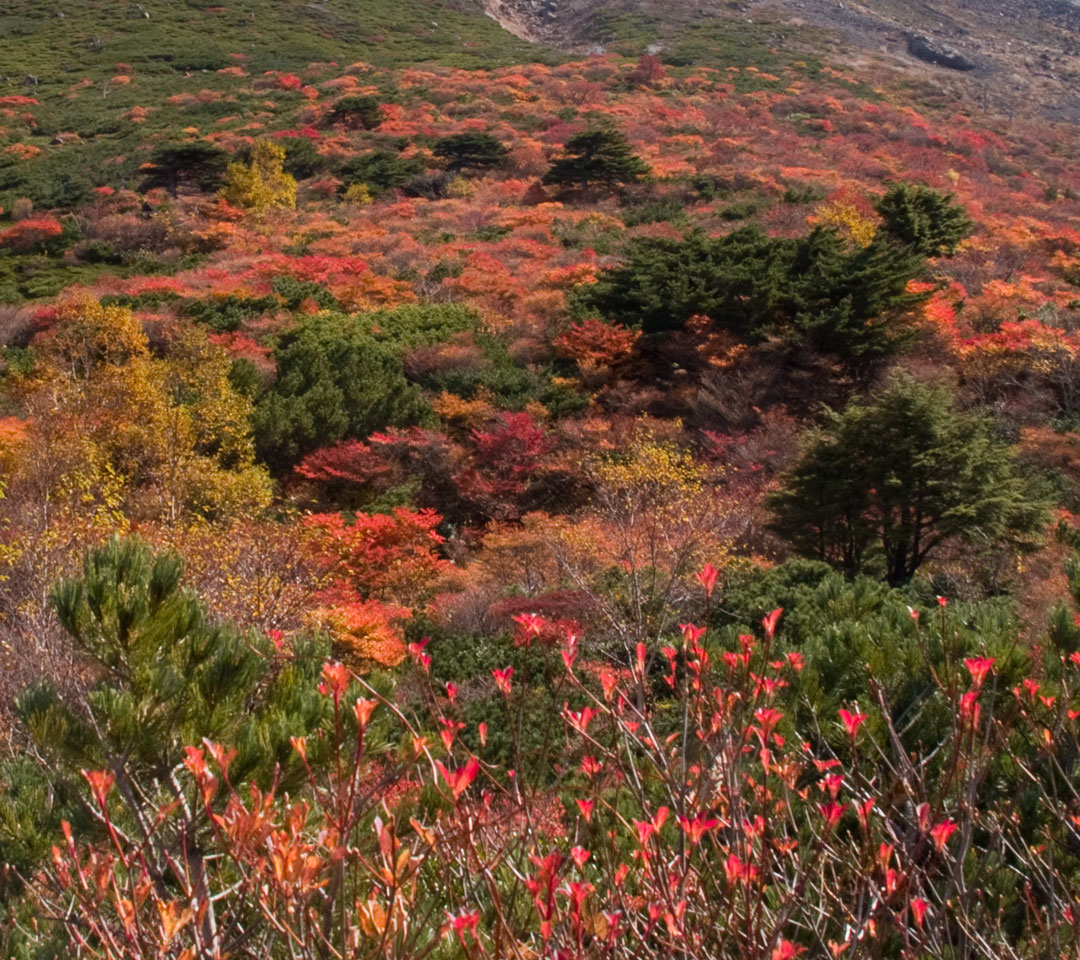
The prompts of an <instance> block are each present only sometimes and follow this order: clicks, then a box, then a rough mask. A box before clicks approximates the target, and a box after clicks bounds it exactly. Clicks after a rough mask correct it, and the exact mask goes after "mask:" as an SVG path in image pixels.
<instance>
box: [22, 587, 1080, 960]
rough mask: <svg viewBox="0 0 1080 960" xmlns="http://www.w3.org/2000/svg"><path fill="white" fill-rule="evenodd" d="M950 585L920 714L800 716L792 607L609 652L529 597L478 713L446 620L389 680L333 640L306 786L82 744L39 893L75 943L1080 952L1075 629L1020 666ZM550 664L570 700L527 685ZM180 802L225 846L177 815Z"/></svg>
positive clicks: (865, 709) (210, 760)
mask: <svg viewBox="0 0 1080 960" xmlns="http://www.w3.org/2000/svg"><path fill="white" fill-rule="evenodd" d="M698 579H699V581H700V583H701V585H702V587H703V589H704V591H705V593H706V599H707V602H706V606H705V618H704V619H705V622H708V621H709V620H710V618H711V595H712V592H713V590H714V589H715V584H716V571H715V570H713V569H712V568H711V567H707V568H706V569H705V570H703V571H702V572H701V573H700V574H699V575H698ZM940 604H941V605H940V609H939V611H938V612H939V614H940V622H939V623H937V624H935V625H934V626H933V627H931V628H930V629H927V628H925V627H920V626H919V624H918V612H917V611H913V613H912V616H913V617H914V619H915V621H916V623H915V628H916V629H917V630H918V631H919V646H920V649H922V650H923V651H924V654H925V657H926V665H927V666H928V668H929V669H930V670H931V673H932V675H933V687H932V689H930V690H928V691H926V693H925V700H926V702H925V703H924V704H923V705H922V706H921V707H920V708H919V709H918V710H911V709H908V710H905V711H904V712H903V713H901V714H899V715H897V714H896V713H894V710H893V705H892V704H890V703H889V702H888V701H887V700H886V697H885V694H884V691H883V690H882V688H881V687H880V686H879V685H878V684H877V683H875V681H874V678H873V677H870V678H869V679H868V682H867V690H868V693H869V695H868V699H867V702H865V703H861V704H855V703H852V704H851V705H850V707H849V708H842V709H840V710H839V711H838V712H837V714H836V715H835V716H822V715H813V713H812V712H811V713H810V714H809V717H810V719H809V721H805V720H804V719H803V718H805V717H806V716H807V713H806V711H805V710H803V709H802V705H800V703H799V702H797V699H796V697H795V696H794V695H793V691H794V690H795V689H796V688H797V686H798V678H799V675H800V673H801V671H802V670H803V669H805V667H806V666H807V664H806V661H805V660H804V657H803V655H802V654H801V653H800V652H799V651H797V650H792V649H785V645H784V643H783V629H782V611H781V610H779V609H777V610H774V611H773V612H772V613H770V614H768V615H767V616H766V617H765V618H764V620H763V622H762V625H761V630H760V631H759V633H758V635H757V636H750V635H744V636H741V637H739V640H738V643H737V644H736V645H735V646H734V648H731V649H724V648H722V646H721V645H719V644H717V643H716V642H715V641H714V640H713V639H712V638H711V637H710V633H709V631H708V630H707V629H706V628H705V627H698V626H695V625H693V624H684V625H682V626H681V628H680V631H681V639H680V641H679V642H678V643H677V644H674V645H672V646H663V647H661V648H660V649H658V650H655V649H650V648H648V647H647V646H646V645H645V644H638V645H637V646H636V647H635V648H633V649H628V650H625V651H623V655H621V656H616V657H612V658H610V660H609V661H601V660H597V659H595V658H594V657H593V656H592V653H591V652H590V650H589V648H588V646H587V641H586V640H585V639H584V638H581V637H579V636H577V635H575V634H574V633H569V634H568V635H567V636H565V638H564V639H563V640H561V641H558V642H553V641H551V640H550V639H545V626H546V624H545V623H544V622H543V620H542V619H541V618H539V617H535V616H528V615H523V616H520V617H517V618H515V619H516V620H517V622H518V635H517V644H518V647H517V649H522V648H524V650H526V651H527V652H529V653H530V654H533V656H531V657H529V658H528V659H527V660H525V661H523V662H524V663H525V664H526V666H525V667H522V668H521V669H520V670H519V671H515V670H514V668H513V667H509V666H508V667H506V668H503V669H496V670H494V671H492V675H491V676H490V677H486V678H485V677H477V678H475V680H474V681H472V682H471V685H472V686H474V687H476V688H478V689H479V688H481V687H482V688H485V689H487V690H489V691H491V690H493V692H494V698H495V699H494V701H493V702H499V701H501V703H502V706H503V712H502V713H501V715H498V714H492V715H490V716H486V718H485V719H484V720H482V721H480V722H479V723H475V724H474V723H471V722H467V720H466V717H467V715H468V702H467V701H468V700H469V699H475V696H474V694H470V693H469V691H466V690H464V689H463V688H462V687H459V686H458V685H457V684H454V683H447V684H446V685H445V687H442V686H441V685H439V684H437V683H436V682H435V681H434V679H433V677H432V657H431V655H430V654H429V653H428V649H427V646H426V644H425V643H413V644H412V645H411V646H410V648H409V653H410V660H411V662H412V665H413V666H412V671H413V672H412V675H411V676H410V677H409V678H408V679H404V680H402V681H401V682H400V683H399V685H398V688H397V690H396V691H393V692H392V691H391V690H390V689H389V688H388V687H386V686H385V685H380V684H379V683H377V682H375V681H373V679H372V678H366V677H363V676H359V675H356V674H354V673H351V672H350V671H349V670H348V669H347V668H346V667H344V666H342V665H341V664H338V663H328V664H326V665H325V666H324V667H323V670H322V680H321V683H320V685H319V692H320V693H321V695H322V696H323V697H324V698H326V700H327V702H328V706H329V707H331V708H332V716H333V722H332V724H330V725H329V726H327V727H326V728H325V729H324V731H323V733H322V734H320V735H319V736H318V738H317V739H318V741H319V742H318V744H317V745H316V743H315V742H313V741H312V740H311V738H310V737H308V738H306V739H305V738H294V740H293V748H294V751H295V753H296V754H297V755H298V757H299V758H300V760H301V761H302V762H303V765H304V767H305V768H306V770H307V783H306V785H305V786H304V787H303V788H302V789H299V790H297V791H295V792H294V793H293V794H292V795H290V794H288V793H286V792H285V791H283V790H282V789H280V788H278V787H277V786H274V787H272V788H271V789H269V790H265V791H261V790H259V789H257V788H255V787H253V786H252V787H247V786H245V785H243V784H241V783H234V782H233V781H232V779H231V778H230V772H229V770H230V762H231V756H232V754H231V752H230V750H229V749H228V747H227V746H226V745H220V744H215V743H212V742H209V741H207V742H205V743H202V744H192V745H191V746H190V747H189V748H188V750H187V758H186V760H185V761H184V762H183V764H182V767H183V769H182V770H181V769H178V770H176V771H174V772H173V779H174V782H175V787H176V791H175V799H174V800H173V801H172V802H171V803H169V804H167V805H166V806H164V807H162V808H161V809H152V808H146V807H141V808H140V805H139V802H138V799H137V798H136V797H133V796H131V795H125V793H124V792H123V791H120V790H118V789H116V786H115V784H114V778H113V776H112V774H111V773H110V772H109V771H107V770H100V771H85V772H84V776H85V778H86V781H87V783H88V785H89V797H88V799H87V804H88V807H89V809H91V810H92V811H93V813H94V815H95V818H96V820H97V821H98V825H99V827H100V828H101V831H100V833H99V836H100V839H97V840H93V841H90V842H88V841H86V840H83V839H81V838H80V837H78V836H75V835H73V831H72V829H71V828H70V827H68V826H67V825H66V824H65V827H64V834H65V842H64V843H62V844H60V845H58V846H57V847H55V848H54V850H53V856H52V865H51V867H50V868H49V869H48V870H46V871H44V873H43V874H42V875H41V876H40V877H39V878H37V880H36V881H35V882H34V883H33V884H32V887H33V894H34V897H35V898H36V899H37V902H38V905H39V907H40V909H41V911H42V913H43V914H44V915H47V916H50V917H52V918H53V920H54V921H55V922H56V923H57V924H59V925H60V928H61V929H62V930H63V933H64V937H65V939H66V941H67V943H68V944H69V949H70V953H69V955H71V956H81V957H101V958H149V957H177V958H181V957H182V958H194V957H226V956H228V957H260V958H262V957H289V958H326V957H334V958H338V957H376V956H378V957H397V958H420V957H426V956H467V957H493V958H494V957H523V958H524V957H528V958H536V957H551V958H560V960H561V958H567V960H569V958H585V957H590V958H591V957H627V958H629V957H657V956H664V957H676V956H678V957H694V958H712V957H718V958H719V957H730V958H770V960H784V958H792V957H796V956H799V955H800V954H806V955H807V956H812V957H830V956H831V957H840V956H846V957H902V958H916V957H919V958H923V957H935V958H937V957H941V958H954V957H991V956H992V957H1040V958H1041V957H1068V956H1075V955H1076V950H1077V949H1078V947H1080V914H1078V913H1077V910H1078V901H1077V895H1078V886H1077V876H1078V874H1077V860H1076V851H1077V850H1078V849H1080V846H1078V843H1080V792H1078V788H1077V781H1076V776H1075V763H1076V759H1075V758H1076V757H1077V756H1078V755H1080V737H1078V733H1080V730H1078V724H1077V720H1078V718H1080V697H1078V682H1077V681H1078V673H1077V671H1078V670H1080V655H1077V654H1074V655H1072V656H1071V657H1064V658H1062V661H1061V662H1060V663H1058V664H1057V666H1056V668H1055V669H1053V670H1050V671H1047V674H1046V677H1045V678H1044V679H1041V680H1039V681H1036V680H1034V679H1032V678H1031V677H1022V678H1021V679H1020V680H1019V682H1018V683H1016V684H1015V685H1014V686H1013V688H1012V689H1009V686H1010V683H1009V682H1008V680H1007V678H1006V673H1007V672H1008V671H1011V670H1013V669H1014V667H1015V664H1009V665H1008V667H1007V669H1006V666H1005V665H1003V664H999V663H998V661H997V660H996V658H994V657H990V656H964V655H963V653H961V652H960V646H959V644H958V643H957V642H956V640H955V637H956V636H957V633H956V625H955V624H954V623H953V622H952V619H951V618H952V617H953V614H952V612H951V611H950V610H949V609H948V607H947V604H946V602H945V601H944V600H941V601H940ZM933 619H938V618H937V617H934V618H933ZM278 655H280V656H282V657H288V656H289V653H288V650H287V648H283V649H282V650H279V651H278ZM532 671H536V673H537V675H536V676H533V675H530V674H531V672H532ZM540 675H543V676H542V677H541V676H540ZM541 679H544V680H546V682H547V683H549V684H550V685H551V687H552V689H553V690H554V691H555V696H556V697H557V699H559V700H562V701H563V703H564V705H563V707H562V709H561V710H556V711H551V712H548V713H547V714H545V715H536V714H534V713H532V712H530V710H529V704H530V696H529V691H530V690H531V689H532V688H533V687H534V685H535V684H536V683H537V682H540V681H541ZM925 709H933V710H934V711H936V712H937V715H938V717H939V718H940V720H941V722H940V723H939V724H938V725H937V726H936V727H935V728H934V729H936V730H937V731H938V738H937V739H935V740H930V739H926V740H924V739H922V738H923V737H924V736H925V734H926V731H927V729H929V728H928V727H926V726H925V725H924V724H922V721H921V719H920V718H921V717H922V716H923V714H924V712H925ZM496 729H497V730H499V731H500V733H502V734H505V736H502V737H499V738H497V737H495V736H494V733H495V731H496ZM537 738H539V741H540V742H541V743H542V745H543V747H542V751H541V754H540V756H539V758H538V757H537V755H536V754H535V753H532V752H530V750H528V749H527V748H526V746H525V744H526V741H528V742H530V743H531V742H535V741H536V739H537ZM497 740H498V742H500V743H506V742H507V741H508V742H509V744H510V747H509V748H508V749H502V748H499V747H497V746H496V741H497ZM316 746H317V752H318V754H319V755H320V756H323V757H326V756H327V746H329V751H328V759H324V760H322V761H318V762H317V761H315V760H314V759H312V760H311V761H310V762H309V756H314V753H315V752H316ZM200 811H201V812H200ZM178 817H179V818H181V819H184V820H186V821H189V822H196V821H197V820H199V819H202V820H203V821H204V824H205V825H207V826H208V827H209V830H208V833H207V834H206V835H207V836H208V837H209V838H210V839H209V841H208V842H207V844H206V845H205V846H204V847H200V848H196V847H195V845H194V844H193V845H186V844H181V845H180V847H179V848H178V847H177V846H176V845H175V844H174V843H173V842H171V841H166V840H165V839H164V838H166V837H170V838H171V837H174V836H175V833H174V831H172V830H171V829H170V822H171V821H173V820H175V819H176V818H178ZM121 823H122V824H124V825H125V826H124V827H123V828H120V827H118V826H117V824H121ZM129 825H130V826H129Z"/></svg>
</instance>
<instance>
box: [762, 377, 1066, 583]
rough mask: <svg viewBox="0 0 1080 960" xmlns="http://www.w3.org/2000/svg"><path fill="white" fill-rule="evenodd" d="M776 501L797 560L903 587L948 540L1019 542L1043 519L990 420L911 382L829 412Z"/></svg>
mask: <svg viewBox="0 0 1080 960" xmlns="http://www.w3.org/2000/svg"><path fill="white" fill-rule="evenodd" d="M769 506H770V508H771V509H772V511H773V514H774V517H775V519H774V523H773V529H774V531H775V532H777V533H779V534H780V535H781V536H782V537H784V538H785V539H786V540H787V541H788V542H790V543H791V544H792V545H793V546H794V547H795V548H796V549H797V550H798V551H799V552H800V553H802V554H804V555H805V556H808V557H812V558H814V559H818V560H824V561H826V562H828V563H830V564H832V565H833V566H835V567H838V568H839V569H840V570H842V571H843V572H844V573H845V574H847V575H848V576H855V575H856V574H859V573H868V572H873V573H880V574H881V575H883V576H884V578H885V579H886V580H887V581H888V582H889V583H890V584H894V585H896V584H901V583H904V582H906V581H908V580H910V579H911V577H912V576H914V574H915V573H916V571H917V570H918V569H919V568H920V567H921V566H922V565H923V564H924V563H925V562H926V560H927V559H929V558H930V557H931V556H933V555H934V554H935V552H937V551H938V550H940V548H941V547H942V546H943V545H945V544H947V543H949V542H951V541H966V542H969V543H981V544H986V545H988V546H996V545H1001V544H1002V543H1004V542H1006V541H1009V540H1012V541H1014V542H1016V543H1017V544H1021V545H1022V544H1023V543H1024V539H1025V538H1028V537H1030V536H1032V535H1034V534H1036V533H1037V532H1038V530H1039V529H1040V527H1041V525H1042V523H1043V521H1044V519H1045V506H1044V503H1043V502H1042V500H1041V499H1040V498H1039V496H1038V495H1037V494H1035V493H1032V492H1031V491H1029V490H1028V489H1027V484H1026V483H1025V481H1024V479H1023V478H1022V477H1021V476H1020V475H1019V474H1018V473H1017V471H1016V470H1015V468H1014V466H1013V462H1012V452H1011V450H1010V448H1009V447H1008V446H1006V445H1005V444H1003V443H1001V442H1000V441H998V440H997V439H996V438H995V437H994V435H993V430H992V427H991V424H990V423H989V422H988V421H987V420H986V419H985V418H982V417H979V416H975V415H970V414H964V413H957V412H954V410H953V409H952V397H951V396H950V395H949V393H948V391H946V390H944V389H937V388H932V387H927V386H923V385H921V384H919V383H916V382H915V381H914V380H912V379H910V378H908V377H896V378H894V379H893V380H892V381H891V382H890V383H889V384H888V385H887V387H886V388H885V389H884V390H883V391H882V392H881V393H879V394H878V395H876V396H875V397H873V398H872V399H871V400H870V401H869V402H868V403H859V402H857V401H852V402H851V403H850V404H849V405H848V406H847V408H846V409H845V410H843V411H841V412H838V413H836V412H834V413H830V414H829V415H828V417H827V420H826V422H825V425H824V426H823V427H822V428H821V429H820V430H819V431H817V433H816V434H814V435H813V438H812V440H811V442H810V444H809V446H808V448H807V449H806V451H805V453H804V454H803V456H802V459H801V460H800V461H799V462H798V463H797V464H796V465H795V467H794V468H793V469H792V470H791V471H790V472H789V473H788V474H787V476H786V477H785V478H784V481H783V485H782V487H781V489H780V490H778V491H777V492H776V493H775V494H774V495H773V496H772V497H771V498H770V500H769Z"/></svg>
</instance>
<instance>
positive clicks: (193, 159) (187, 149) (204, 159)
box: [142, 140, 229, 197]
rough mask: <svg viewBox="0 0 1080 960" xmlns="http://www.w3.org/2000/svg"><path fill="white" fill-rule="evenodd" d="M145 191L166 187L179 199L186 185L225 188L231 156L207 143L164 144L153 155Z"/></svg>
mask: <svg viewBox="0 0 1080 960" xmlns="http://www.w3.org/2000/svg"><path fill="white" fill-rule="evenodd" d="M150 163H151V164H152V166H151V169H150V170H149V171H148V173H147V175H146V177H145V179H144V180H143V183H142V189H143V190H152V189H154V188H155V187H164V188H165V189H166V190H168V191H169V193H170V194H171V195H172V196H174V197H175V196H176V195H177V193H178V192H179V190H180V187H182V186H191V187H194V188H196V189H198V190H203V191H212V190H216V189H217V188H218V187H220V186H221V180H222V177H223V176H224V174H225V169H226V167H227V166H228V163H229V154H228V153H226V152H225V151H224V150H222V149H221V148H220V147H215V146H214V145H213V144H212V143H207V142H206V141H205V140H192V141H190V142H186V143H163V144H162V145H161V146H159V147H158V148H157V149H156V150H154V152H153V153H152V154H151V155H150Z"/></svg>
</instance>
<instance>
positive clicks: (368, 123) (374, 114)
mask: <svg viewBox="0 0 1080 960" xmlns="http://www.w3.org/2000/svg"><path fill="white" fill-rule="evenodd" d="M326 119H327V120H328V121H329V122H330V123H343V124H345V126H347V127H349V128H350V129H353V130H355V129H361V130H373V129H374V128H375V127H377V126H378V125H379V124H380V123H382V122H383V119H384V114H383V110H382V107H381V106H380V104H379V101H378V100H376V99H375V97H371V96H352V97H342V98H341V99H340V100H338V102H337V103H335V104H334V109H333V110H331V111H330V113H329V114H328V115H327V117H326Z"/></svg>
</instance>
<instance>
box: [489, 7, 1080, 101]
mask: <svg viewBox="0 0 1080 960" xmlns="http://www.w3.org/2000/svg"><path fill="white" fill-rule="evenodd" d="M480 2H481V3H482V5H483V7H484V9H485V10H486V12H487V13H488V15H489V16H491V17H493V18H494V19H496V20H497V21H499V23H501V24H502V25H503V26H504V27H505V28H506V29H507V30H510V31H511V32H512V33H515V34H517V35H518V36H521V37H524V38H526V39H529V40H533V41H539V42H544V43H548V44H551V45H553V46H556V47H559V48H561V49H565V50H570V51H577V52H586V51H589V50H594V49H596V48H597V39H596V38H595V37H593V36H590V33H589V31H590V24H591V23H592V22H593V15H594V14H595V13H596V12H597V11H599V10H605V11H615V12H619V13H626V14H635V13H636V14H640V15H642V16H651V17H656V16H657V14H658V13H659V14H660V15H662V16H666V15H671V16H675V17H677V18H678V20H680V21H686V20H692V19H695V18H699V17H720V18H723V17H727V18H741V19H752V20H754V21H758V22H760V21H768V22H773V23H776V24H777V26H778V28H785V29H787V30H789V31H790V32H794V30H795V29H797V28H798V27H799V26H809V27H816V28H823V29H825V30H827V31H829V32H830V33H831V34H832V36H833V37H835V41H834V44H833V46H832V49H830V50H829V55H830V58H831V59H832V60H833V61H838V62H841V63H848V64H850V65H852V66H859V67H868V66H869V67H873V68H884V69H887V70H890V71H899V72H900V73H901V74H903V75H905V76H907V77H908V78H909V79H911V80H913V81H916V82H922V83H926V84H930V85H931V86H932V87H935V88H938V89H939V90H940V93H941V95H942V96H944V97H950V98H955V99H958V100H963V101H966V102H968V103H972V104H974V105H976V106H978V107H980V108H981V109H983V110H986V111H989V112H992V113H995V114H999V115H1003V116H1006V117H1013V116H1039V117H1044V118H1047V119H1052V120H1058V121H1070V122H1080V0H666V2H664V3H661V0H605V2H603V3H598V2H597V0H480ZM913 34H916V35H919V36H923V37H926V38H927V39H928V40H929V41H930V42H931V43H932V44H941V45H947V46H948V47H951V48H952V49H954V50H955V51H957V52H958V53H959V54H961V55H962V56H963V57H964V58H966V59H967V60H970V61H971V62H972V63H973V64H974V66H975V69H973V70H970V71H967V72H961V71H957V70H952V69H949V68H948V67H946V66H939V65H935V64H931V63H926V62H924V61H922V60H920V59H918V58H917V57H916V56H913V55H912V53H911V52H910V49H909V41H910V38H911V36H912V35H913Z"/></svg>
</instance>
